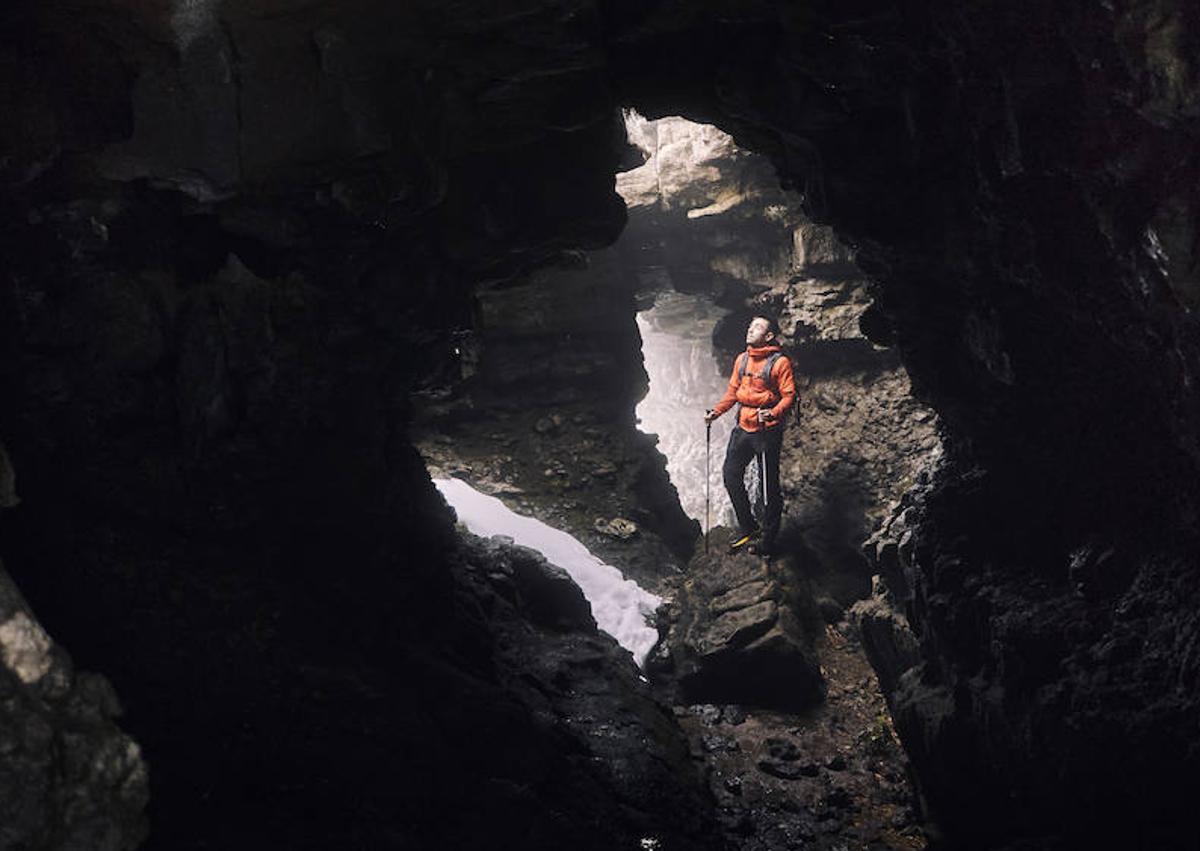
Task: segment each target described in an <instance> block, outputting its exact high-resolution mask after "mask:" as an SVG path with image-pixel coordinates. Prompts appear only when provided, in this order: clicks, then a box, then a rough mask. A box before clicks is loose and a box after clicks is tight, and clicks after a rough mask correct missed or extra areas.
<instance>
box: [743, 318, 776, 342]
mask: <svg viewBox="0 0 1200 851" xmlns="http://www.w3.org/2000/svg"><path fill="white" fill-rule="evenodd" d="M773 336H774V335H773V334H772V333H771V324H770V323H769V322H767V320H765V319H763V318H762V317H761V316H756V317H755V318H754V319H753V320H752V321H751V322H750V327H749V328H747V329H746V345H747V346H761V345H763V344H764V343H767V342H769V341H770V340H771V338H772V337H773Z"/></svg>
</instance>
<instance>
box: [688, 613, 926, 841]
mask: <svg viewBox="0 0 1200 851" xmlns="http://www.w3.org/2000/svg"><path fill="white" fill-rule="evenodd" d="M817 647H818V652H819V654H820V657H821V664H822V671H823V675H824V676H825V677H826V678H827V682H828V694H827V698H826V700H825V701H823V702H821V703H820V704H819V705H817V706H815V707H813V708H811V709H810V710H808V711H806V712H803V713H800V714H787V713H781V712H772V711H767V710H762V709H755V708H752V707H743V706H740V705H737V704H724V705H713V704H695V705H690V706H678V707H676V709H675V713H676V715H677V716H678V717H679V721H680V724H681V725H682V726H683V729H684V730H685V731H686V732H687V733H688V736H689V739H690V741H691V746H692V751H693V754H694V755H696V757H697V758H702V759H703V760H704V762H705V764H706V765H707V766H708V774H707V777H708V784H709V788H710V789H711V790H712V794H713V795H714V797H715V798H716V801H717V813H718V818H719V819H720V823H721V826H722V829H723V832H724V835H725V842H726V847H727V848H730V849H739V851H740V850H741V849H745V850H746V851H749V849H761V850H762V851H766V850H767V849H772V851H773V849H784V848H820V849H835V848H873V849H885V848H886V849H897V851H899V849H921V848H925V847H926V843H927V840H926V838H925V835H924V833H923V832H922V829H921V826H920V824H921V818H920V816H919V815H918V813H917V811H916V810H915V806H916V803H915V801H914V799H913V793H912V790H911V786H910V785H909V782H908V777H907V775H906V770H907V769H906V763H905V759H904V755H903V752H902V750H901V748H900V744H899V741H898V740H897V739H896V737H895V733H894V732H893V730H892V727H891V723H890V720H889V717H888V715H887V710H886V706H885V705H884V703H883V701H882V698H881V696H880V694H879V692H878V691H877V688H878V686H877V685H876V683H875V680H874V675H873V674H872V671H871V667H870V665H869V664H868V663H867V661H866V659H865V658H864V657H863V655H862V649H861V647H859V646H858V645H857V641H856V638H855V629H854V627H852V626H851V624H850V623H848V622H843V623H841V624H839V625H838V626H837V627H830V628H828V629H825V630H823V631H822V634H821V636H820V638H819V640H818V642H817Z"/></svg>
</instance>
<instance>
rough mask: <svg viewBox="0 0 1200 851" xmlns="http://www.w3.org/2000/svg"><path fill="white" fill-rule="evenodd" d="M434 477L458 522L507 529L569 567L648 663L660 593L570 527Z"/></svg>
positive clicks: (625, 643)
mask: <svg viewBox="0 0 1200 851" xmlns="http://www.w3.org/2000/svg"><path fill="white" fill-rule="evenodd" d="M433 483H434V484H435V485H436V486H437V489H438V490H439V491H441V492H442V496H444V497H445V498H446V501H447V502H448V503H450V505H451V506H452V507H453V508H454V510H455V511H456V512H457V513H458V520H459V522H460V523H462V524H463V525H465V526H466V527H467V529H468V530H470V531H471V532H473V533H474V534H476V535H479V536H480V537H484V538H490V537H492V536H493V535H507V536H508V537H510V538H512V539H513V541H514V542H515V543H517V544H520V545H521V546H523V547H530V548H531V549H535V550H537V551H538V552H540V553H541V554H542V555H544V556H545V557H546V560H547V561H548V562H550V563H551V564H554V565H558V566H559V567H561V568H562V569H563V570H565V571H566V572H567V574H568V575H569V576H570V577H571V578H572V579H573V580H575V584H576V585H578V586H579V588H580V590H581V591H583V596H584V597H586V598H587V601H588V602H589V603H590V604H591V606H592V617H594V618H595V619H596V625H597V626H599V627H600V629H602V630H604V631H605V632H607V633H608V634H609V635H611V636H612V637H613V638H615V639H616V640H617V643H618V644H620V645H621V646H622V647H624V648H625V649H626V650H628V651H629V652H630V653H632V654H633V659H634V661H635V662H637V664H638V667H642V666H643V665H644V664H645V662H646V657H647V656H648V655H649V654H650V651H651V649H653V647H654V644H655V643H656V642H657V641H658V631H657V630H656V629H655V628H654V627H652V626H649V625H647V620H648V619H652V618H653V617H654V611H655V609H657V608H658V606H659V604H660V603H662V598H661V597H657V596H655V595H654V594H651V593H650V592H649V591H646V590H644V589H642V588H641V587H639V586H638V584H637V583H636V582H633V581H632V580H630V579H626V578H625V577H624V576H622V575H621V571H619V570H617V569H616V568H615V567H613V566H611V565H608V564H605V563H604V562H602V561H600V559H598V558H596V557H595V556H594V555H592V554H591V553H590V552H588V549H587V547H585V546H584V545H583V544H581V543H579V541H577V540H575V539H574V538H572V537H571V536H570V535H568V534H567V533H566V532H561V531H559V530H558V529H555V528H553V527H551V526H547V525H546V524H545V523H543V522H542V521H540V520H535V519H534V518H532V517H523V516H522V515H520V514H517V513H515V512H513V511H511V510H510V509H509V508H508V507H507V506H506V505H505V504H504V503H502V502H501V501H500V500H498V499H496V498H495V497H493V496H487V495H485V494H482V493H480V492H479V491H477V490H475V489H474V488H472V487H471V486H470V485H468V484H467V483H466V482H463V481H460V480H458V479H434V480H433Z"/></svg>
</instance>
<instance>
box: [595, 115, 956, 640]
mask: <svg viewBox="0 0 1200 851" xmlns="http://www.w3.org/2000/svg"><path fill="white" fill-rule="evenodd" d="M626 128H627V130H628V132H629V137H630V141H631V143H632V144H634V145H636V146H637V147H638V149H639V150H640V151H641V152H642V154H643V156H644V158H645V162H644V163H642V164H641V165H640V166H638V167H637V168H634V169H631V170H629V171H625V172H621V173H620V174H618V175H617V191H618V192H619V193H620V194H621V196H622V197H623V198H624V199H625V203H626V205H627V206H628V208H629V223H628V224H627V225H626V228H625V230H624V231H623V233H622V235H621V239H620V240H619V241H618V243H617V244H616V246H614V247H613V248H612V249H608V250H607V251H608V252H609V253H614V252H615V253H617V255H618V257H619V267H618V268H619V270H620V274H621V276H622V277H623V278H631V279H633V280H635V281H636V282H637V286H638V288H639V290H640V291H641V292H642V293H643V294H647V293H653V292H656V291H660V290H663V289H672V290H676V291H679V292H696V293H703V294H704V295H706V296H707V297H709V298H711V299H712V300H713V301H714V302H715V303H717V304H719V305H721V306H722V307H723V308H725V309H726V310H727V311H728V313H727V314H726V315H725V316H724V317H723V318H722V319H721V320H720V321H719V322H718V323H717V325H716V327H715V329H714V330H713V352H714V358H715V362H716V364H717V365H718V369H719V370H720V372H721V374H722V376H728V374H729V369H730V364H731V363H733V361H734V358H736V357H737V356H738V355H739V354H740V353H741V351H742V350H743V349H744V348H745V330H746V326H747V324H748V323H749V321H750V319H751V318H752V317H753V316H754V315H755V314H757V313H766V314H769V315H771V316H774V317H776V318H777V319H778V321H779V324H780V337H779V339H780V342H781V343H782V344H783V345H784V347H785V350H786V351H787V352H788V354H789V356H790V357H791V358H792V362H793V366H794V368H795V371H796V378H797V382H798V390H799V395H800V402H799V404H798V405H797V408H796V412H795V416H794V417H793V418H791V419H789V421H788V425H787V428H786V431H785V436H784V443H783V451H782V456H781V459H782V475H781V478H782V482H783V491H784V520H783V531H782V537H781V546H782V547H783V548H784V551H785V552H789V553H792V554H795V555H796V556H797V562H798V564H799V565H800V569H801V570H802V571H803V573H804V575H805V576H806V577H807V578H808V579H810V580H812V581H813V582H814V583H815V588H816V593H817V594H818V595H819V596H820V597H821V598H823V600H824V602H825V603H826V606H825V608H826V610H827V611H828V613H829V616H830V617H836V613H838V612H840V611H841V610H842V609H844V608H845V607H847V606H849V605H850V604H852V603H853V602H854V601H855V600H857V599H859V598H862V597H865V596H867V595H868V594H869V592H870V587H871V586H870V579H871V572H872V571H873V570H874V566H873V565H872V564H871V563H870V562H869V561H868V560H867V559H864V558H863V555H862V552H861V544H862V542H863V540H865V539H866V538H867V537H868V536H869V535H870V534H871V533H872V531H873V530H874V529H875V528H876V526H877V525H878V524H879V523H880V521H881V520H883V518H884V517H885V516H886V515H887V513H888V510H889V506H890V505H891V504H892V503H893V502H895V501H897V500H898V499H899V498H900V496H901V494H903V493H904V491H905V490H906V489H908V488H909V487H910V486H911V484H912V483H913V476H914V474H915V472H916V469H917V468H918V467H919V466H920V465H921V464H922V463H923V461H924V459H925V457H926V456H927V455H929V454H930V453H932V452H935V451H938V449H939V441H938V438H937V433H936V418H935V416H934V414H933V413H932V411H930V410H929V409H928V408H927V407H926V406H924V405H923V404H921V403H920V402H919V401H917V400H916V399H914V398H913V396H912V394H911V392H910V381H909V378H908V375H907V373H906V372H905V370H904V367H903V366H902V365H901V363H900V360H899V356H898V354H897V352H896V351H895V350H894V349H891V348H888V347H886V346H882V345H878V344H876V343H873V342H872V341H870V340H868V339H867V336H866V334H865V333H864V331H863V328H862V326H863V317H864V316H867V320H866V321H867V324H868V326H869V324H870V316H869V315H868V313H869V310H870V309H871V304H872V298H871V282H870V281H869V280H867V279H866V277H865V276H864V274H863V273H862V271H861V270H860V269H859V268H858V267H857V266H856V265H855V262H854V254H853V252H852V251H850V250H849V249H848V248H847V247H846V246H845V245H843V244H842V243H841V242H840V241H839V240H838V238H837V236H836V234H835V233H834V232H833V230H832V229H831V228H830V227H828V226H825V225H818V224H815V223H813V222H812V221H810V220H809V219H808V217H807V216H806V215H805V214H804V212H803V209H802V197H801V196H800V194H799V193H796V192H792V191H786V190H783V189H781V188H780V187H779V179H778V177H777V175H776V173H775V171H774V169H773V167H772V166H771V164H770V162H769V161H768V160H767V159H766V158H765V157H763V156H761V155H758V154H754V153H752V152H750V151H746V150H743V149H741V148H739V147H738V146H737V145H736V144H734V141H733V139H732V138H730V137H729V136H728V135H727V134H725V133H723V132H721V131H720V130H718V129H717V128H715V127H712V126H708V125H698V124H695V123H692V122H689V121H686V120H684V119H680V118H675V117H668V118H663V119H658V120H653V121H652V120H647V119H645V118H642V117H641V116H639V115H637V114H636V113H632V114H627V116H626ZM715 401H716V399H715V398H714V399H696V400H695V401H694V404H695V407H694V409H693V410H694V411H696V412H699V411H700V410H702V409H703V408H704V407H706V406H708V405H711V404H713V403H714V402H715ZM720 451H721V447H717V452H718V453H719V452H720Z"/></svg>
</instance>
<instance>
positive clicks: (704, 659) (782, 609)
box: [667, 554, 822, 707]
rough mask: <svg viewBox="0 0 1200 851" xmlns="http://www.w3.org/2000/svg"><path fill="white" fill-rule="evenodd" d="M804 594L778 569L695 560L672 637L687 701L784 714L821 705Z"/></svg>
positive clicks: (749, 562) (811, 619)
mask: <svg viewBox="0 0 1200 851" xmlns="http://www.w3.org/2000/svg"><path fill="white" fill-rule="evenodd" d="M806 592H807V588H806V587H805V586H804V585H803V584H802V583H800V582H799V581H798V580H796V579H795V578H794V577H793V576H791V575H790V574H789V573H788V570H787V568H786V567H785V566H784V565H783V564H781V563H772V564H767V563H765V562H763V561H762V560H760V559H754V558H751V557H749V556H745V555H737V556H730V555H719V554H713V555H711V556H708V557H705V556H703V555H700V556H697V557H696V558H694V559H693V561H692V563H691V565H690V566H689V572H688V580H687V582H686V583H685V584H684V587H683V592H682V593H681V594H680V595H679V597H678V599H677V606H678V609H677V610H676V611H675V615H674V620H673V622H672V624H671V627H670V632H669V634H668V638H667V641H668V645H669V647H670V648H671V654H672V656H673V658H674V661H675V665H674V672H675V675H676V677H677V678H678V682H679V685H680V687H681V688H682V690H683V692H684V694H686V695H689V696H690V697H691V698H692V699H696V698H707V699H712V700H729V699H736V700H737V701H738V702H739V703H745V704H752V705H753V704H757V705H762V706H782V707H797V706H803V705H806V704H807V703H810V702H811V701H812V700H814V699H816V698H818V697H819V695H820V694H821V689H822V680H821V676H820V671H819V666H818V665H817V662H816V658H815V654H814V651H813V647H812V642H813V635H814V634H815V621H816V619H815V616H814V612H813V604H812V601H811V599H810V598H808V597H807V596H806Z"/></svg>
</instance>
